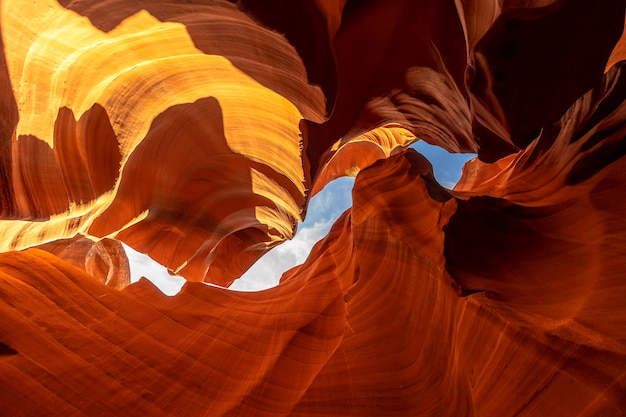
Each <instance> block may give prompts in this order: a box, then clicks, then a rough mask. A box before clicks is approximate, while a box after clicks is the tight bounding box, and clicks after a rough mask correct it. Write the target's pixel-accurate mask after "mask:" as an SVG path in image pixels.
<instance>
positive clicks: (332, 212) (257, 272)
mask: <svg viewBox="0 0 626 417" xmlns="http://www.w3.org/2000/svg"><path fill="white" fill-rule="evenodd" d="M411 148H414V149H416V150H417V151H418V152H420V153H421V154H422V155H424V156H425V157H426V158H428V160H429V161H430V162H431V164H433V170H434V173H435V178H436V179H437V181H439V183H440V184H441V185H443V186H444V187H447V188H452V187H454V184H456V182H457V181H458V180H459V178H460V176H461V168H462V166H463V164H464V163H465V162H466V161H468V160H469V159H471V158H473V157H474V156H475V155H474V154H449V153H448V152H446V151H444V150H443V149H441V148H439V147H436V146H431V145H428V144H427V143H426V142H424V141H418V142H416V143H414V144H413V145H411ZM353 184H354V178H339V179H336V180H334V181H333V182H331V183H330V184H328V185H327V186H326V187H325V188H324V189H323V190H322V191H320V192H319V193H318V194H317V195H316V196H315V197H313V198H312V199H311V202H310V203H309V209H308V213H307V218H306V219H305V221H304V222H302V223H300V224H299V226H298V230H297V232H296V235H295V237H294V238H293V239H292V240H290V241H287V242H285V243H283V244H281V245H279V246H277V247H275V248H274V249H272V250H271V251H270V252H268V253H267V254H266V255H265V256H264V257H263V258H261V259H260V260H259V261H257V263H255V264H254V265H253V266H252V268H250V269H249V270H248V271H247V272H246V273H245V274H244V275H243V276H242V277H241V278H240V279H238V280H237V281H235V283H234V284H233V285H232V286H231V287H230V289H232V290H238V291H259V290H263V289H266V288H270V287H273V286H275V285H276V284H278V280H279V279H280V276H281V275H282V273H283V272H284V271H286V270H288V269H289V268H291V267H293V266H296V265H299V264H301V263H302V262H304V260H305V259H306V257H307V256H308V254H309V252H310V250H311V248H312V247H313V245H314V244H315V243H316V242H317V241H319V240H320V239H321V238H322V237H324V236H325V235H326V233H328V230H329V229H330V227H331V225H332V224H333V222H334V221H335V220H336V219H337V218H338V217H339V216H340V215H341V213H343V212H344V211H345V210H346V209H347V208H349V207H350V206H351V205H352V195H351V191H352V185H353ZM125 249H126V252H127V254H128V258H129V261H130V267H131V280H132V281H133V282H134V281H137V280H138V279H139V278H140V277H141V276H145V277H146V278H148V279H150V280H151V281H152V282H154V283H155V285H157V286H158V287H159V288H160V289H161V291H163V292H164V293H165V294H168V295H174V294H176V293H177V292H178V291H180V288H181V287H182V285H183V284H184V282H185V281H184V279H182V278H180V277H173V276H171V275H169V274H168V273H167V271H166V269H165V268H163V267H162V266H161V265H159V264H158V263H156V262H154V261H153V260H152V259H150V258H149V257H147V256H146V255H143V254H140V253H137V252H135V251H133V250H132V249H130V248H128V247H126V246H125Z"/></svg>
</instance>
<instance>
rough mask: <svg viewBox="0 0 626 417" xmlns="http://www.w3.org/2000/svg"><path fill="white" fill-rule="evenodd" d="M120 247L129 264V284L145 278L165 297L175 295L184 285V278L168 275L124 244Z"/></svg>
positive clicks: (146, 257) (146, 256)
mask: <svg viewBox="0 0 626 417" xmlns="http://www.w3.org/2000/svg"><path fill="white" fill-rule="evenodd" d="M122 245H123V246H124V250H125V251H126V256H127V257H128V263H129V264H130V281H131V282H137V281H139V278H141V277H145V278H147V279H149V280H150V281H152V283H153V284H154V285H156V286H157V287H158V288H159V289H160V290H161V291H162V292H163V293H165V294H167V295H176V294H177V293H178V292H179V291H180V289H181V288H182V286H183V284H184V283H185V279H184V278H182V277H177V276H172V275H170V274H169V273H168V272H167V268H165V267H164V266H163V265H161V264H159V263H158V262H156V261H154V260H153V259H152V258H150V257H149V256H148V255H144V254H143V253H140V252H137V251H136V250H134V249H133V248H131V247H129V246H126V245H124V244H122Z"/></svg>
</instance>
